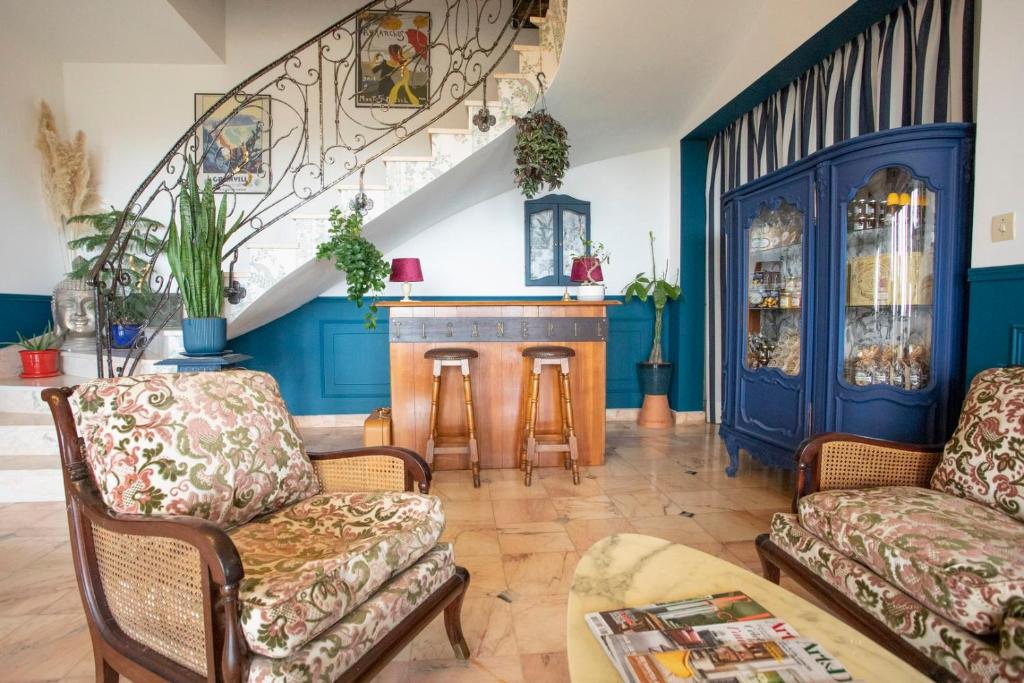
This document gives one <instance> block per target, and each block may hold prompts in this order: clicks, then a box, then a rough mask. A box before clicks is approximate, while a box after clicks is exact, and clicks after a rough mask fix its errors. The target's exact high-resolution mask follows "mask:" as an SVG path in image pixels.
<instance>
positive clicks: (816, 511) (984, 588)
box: [756, 368, 1024, 682]
mask: <svg viewBox="0 0 1024 683" xmlns="http://www.w3.org/2000/svg"><path fill="white" fill-rule="evenodd" d="M1022 411H1024V368H997V369H992V370H986V371H984V372H982V373H979V375H978V376H977V377H976V378H975V379H974V381H973V382H972V384H971V389H970V391H969V392H968V395H967V397H966V399H965V400H964V406H963V410H962V412H961V416H960V422H959V424H958V426H957V429H956V432H955V433H954V434H953V436H952V438H951V439H950V441H949V442H948V443H947V444H946V445H945V446H941V445H936V446H921V445H912V444H901V443H896V442H892V441H882V440H878V439H869V438H865V437H860V436H855V435H851V434H836V433H829V434H821V435H818V436H815V437H812V438H810V439H808V440H807V441H805V442H804V443H803V444H802V445H801V446H800V448H799V449H798V452H797V454H796V463H797V486H796V495H795V498H794V502H793V511H792V514H784V513H778V514H776V515H775V517H774V518H773V519H772V523H771V531H770V533H767V534H762V535H761V536H759V537H758V538H757V541H756V545H757V551H758V555H759V557H760V560H761V565H762V569H763V573H764V576H765V578H767V579H769V580H770V581H773V582H775V583H778V582H779V580H780V575H781V571H785V573H786V574H787V575H788V576H790V577H791V578H792V579H793V580H795V581H796V582H798V583H799V584H801V585H802V586H803V587H805V588H806V589H808V590H809V591H811V592H812V593H814V594H815V595H816V596H817V597H818V598H820V599H821V600H823V601H824V602H825V603H826V604H828V605H829V606H830V607H831V608H832V609H833V610H834V611H836V612H837V613H838V614H840V615H841V616H842V617H844V618H845V619H846V620H847V621H848V622H850V623H851V624H853V625H854V626H856V627H857V628H859V629H860V630H861V631H862V632H864V633H865V634H867V635H868V636H869V637H871V638H872V639H873V640H875V641H877V642H879V643H881V644H883V645H885V646H886V647H887V648H889V649H890V650H891V651H893V652H894V653H895V654H897V655H899V656H900V657H902V658H903V659H904V660H906V661H907V662H909V663H910V664H912V665H914V666H915V667H917V668H918V669H919V670H921V671H922V672H924V673H925V674H926V675H928V676H929V677H930V678H932V679H934V680H944V681H979V682H980V681H1003V680H1021V679H1022V678H1024V654H1022V653H1024V649H1022V648H1021V644H1022V643H1024V621H1022V620H1021V618H1020V615H1021V614H1024V558H1022V556H1021V553H1020V549H1021V548H1022V547H1024V451H1022V449H1021V444H1022V443H1024V422H1022V421H1021V417H1020V416H1021V414H1022Z"/></svg>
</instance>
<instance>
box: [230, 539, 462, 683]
mask: <svg viewBox="0 0 1024 683" xmlns="http://www.w3.org/2000/svg"><path fill="white" fill-rule="evenodd" d="M454 574H455V563H454V560H453V558H452V547H451V546H450V545H448V544H447V543H441V544H438V545H436V546H434V547H433V548H432V549H431V550H430V551H429V552H428V553H427V554H426V555H424V556H423V557H421V558H420V559H419V560H417V561H416V563H415V564H414V565H412V566H411V567H409V568H408V569H406V570H405V571H404V572H402V573H401V574H399V575H398V576H396V577H395V578H394V579H392V580H391V581H390V582H388V583H387V584H385V585H384V586H383V587H382V588H380V589H379V590H377V592H376V593H374V594H373V597H371V598H370V599H369V600H367V601H366V602H364V603H363V604H362V605H360V606H359V607H357V608H356V609H354V610H352V611H351V612H349V613H348V614H347V615H345V618H344V619H342V620H341V621H339V622H337V623H335V624H334V625H333V626H331V627H330V628H329V629H327V630H326V631H324V632H323V633H322V634H320V635H319V636H317V637H316V638H314V639H313V640H311V641H309V642H308V643H306V644H305V645H303V646H302V647H300V648H298V649H297V650H295V651H294V652H292V653H291V654H290V655H288V656H287V657H281V658H273V657H266V656H262V655H257V656H255V657H253V659H252V663H251V664H250V665H249V682H250V683H307V682H308V683H313V682H315V681H333V680H336V679H337V678H338V677H339V676H341V674H342V673H344V672H345V671H346V670H347V669H348V668H349V667H351V666H352V665H353V664H354V663H355V662H356V661H358V660H359V658H360V657H362V656H363V655H364V654H366V652H367V651H368V650H369V649H370V648H371V647H373V646H374V645H376V644H377V643H378V642H379V641H380V640H381V638H383V637H384V636H386V635H387V634H388V633H390V632H391V631H392V630H394V628H395V626H397V625H398V624H399V623H400V622H401V621H402V620H403V619H404V618H405V617H407V616H408V615H409V614H410V613H411V612H412V611H413V610H414V609H416V608H417V607H419V606H420V604H422V603H423V601H424V600H426V599H427V598H428V597H430V595H431V594H432V593H433V592H434V591H436V590H437V589H438V588H440V586H441V584H443V583H444V582H445V581H447V580H448V579H450V578H451V577H452V576H453V575H454Z"/></svg>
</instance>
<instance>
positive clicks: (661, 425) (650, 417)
mask: <svg viewBox="0 0 1024 683" xmlns="http://www.w3.org/2000/svg"><path fill="white" fill-rule="evenodd" d="M637 424H639V425H640V426H641V427H646V428H648V429H668V428H669V427H673V426H675V424H676V419H675V416H674V415H673V414H672V409H671V408H669V406H668V396H666V395H664V394H661V395H651V394H648V395H646V396H644V404H643V405H642V406H641V407H640V417H639V418H638V419H637Z"/></svg>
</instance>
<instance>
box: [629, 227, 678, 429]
mask: <svg viewBox="0 0 1024 683" xmlns="http://www.w3.org/2000/svg"><path fill="white" fill-rule="evenodd" d="M649 234H650V240H651V274H650V276H649V277H648V276H647V275H645V274H644V273H637V275H636V277H634V278H633V280H632V281H631V282H630V283H629V284H627V285H626V286H625V288H624V289H623V293H624V294H625V295H626V303H629V302H630V301H631V300H632V299H633V297H636V298H637V299H639V300H640V301H647V298H648V297H650V299H651V303H653V304H654V340H653V342H652V343H651V352H650V354H649V355H648V356H647V360H646V361H644V362H641V363H638V364H637V369H638V372H639V373H640V390H641V392H642V393H643V395H644V403H643V406H642V407H641V408H640V419H639V423H640V425H641V426H643V427H668V426H670V425H672V424H673V423H674V422H673V418H672V411H671V410H670V409H669V405H668V390H669V386H670V384H671V382H672V363H669V362H666V361H665V360H664V359H663V357H662V353H661V331H662V320H663V318H664V313H665V305H666V304H667V303H668V302H669V301H675V300H676V299H678V298H679V295H680V294H681V293H682V290H681V288H680V287H679V272H678V271H677V272H676V278H675V282H670V281H669V280H668V263H667V262H666V263H665V270H664V271H663V272H662V274H661V275H660V276H659V275H658V268H657V264H656V262H655V260H654V233H653V232H651V233H649Z"/></svg>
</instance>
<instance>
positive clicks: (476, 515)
mask: <svg viewBox="0 0 1024 683" xmlns="http://www.w3.org/2000/svg"><path fill="white" fill-rule="evenodd" d="M444 516H445V520H446V521H448V522H460V523H464V524H466V523H468V524H494V509H493V508H492V507H491V501H489V500H453V501H448V502H447V503H445V505H444Z"/></svg>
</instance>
